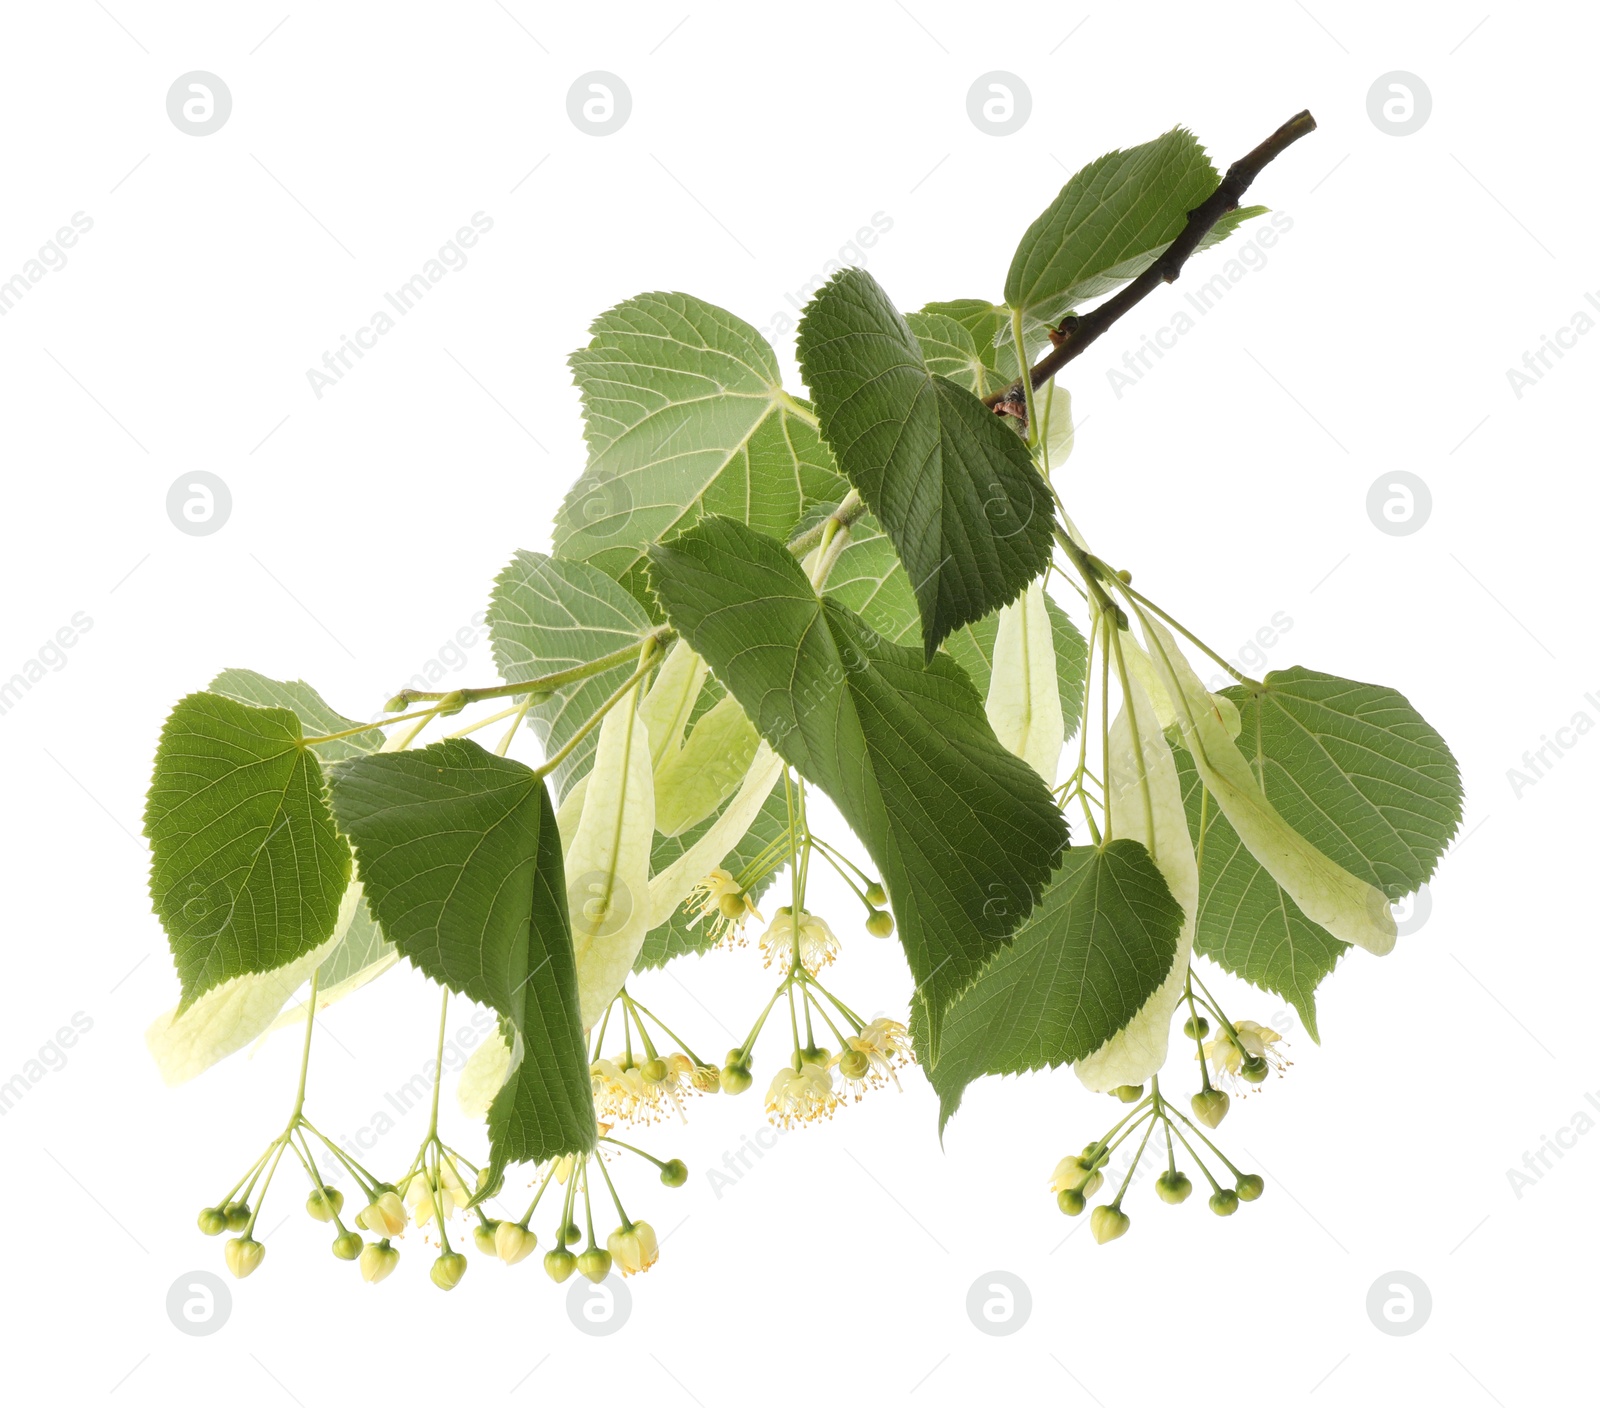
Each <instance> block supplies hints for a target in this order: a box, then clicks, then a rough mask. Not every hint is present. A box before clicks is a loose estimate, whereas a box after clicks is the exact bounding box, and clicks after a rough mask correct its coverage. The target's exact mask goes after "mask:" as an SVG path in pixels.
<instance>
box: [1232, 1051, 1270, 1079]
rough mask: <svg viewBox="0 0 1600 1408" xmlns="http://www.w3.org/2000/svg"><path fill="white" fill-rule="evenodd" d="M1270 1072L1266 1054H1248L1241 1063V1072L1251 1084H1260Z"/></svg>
mask: <svg viewBox="0 0 1600 1408" xmlns="http://www.w3.org/2000/svg"><path fill="white" fill-rule="evenodd" d="M1268 1072H1269V1068H1268V1066H1267V1062H1266V1058H1265V1057H1264V1056H1246V1057H1245V1058H1244V1060H1243V1061H1242V1062H1241V1063H1240V1065H1239V1074H1240V1075H1242V1076H1243V1077H1244V1078H1245V1079H1246V1080H1247V1081H1249V1082H1250V1084H1251V1085H1260V1084H1261V1082H1262V1081H1264V1080H1265V1079H1266V1078H1267V1075H1268Z"/></svg>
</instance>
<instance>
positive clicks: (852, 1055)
mask: <svg viewBox="0 0 1600 1408" xmlns="http://www.w3.org/2000/svg"><path fill="white" fill-rule="evenodd" d="M871 1069H872V1062H871V1061H869V1060H868V1059H867V1053H866V1052H865V1051H855V1050H850V1051H846V1052H845V1053H844V1055H843V1056H841V1057H840V1058H839V1074H840V1075H842V1076H848V1077H849V1078H850V1079H851V1080H863V1079H865V1078H866V1074H867V1072H868V1071H870V1070H871Z"/></svg>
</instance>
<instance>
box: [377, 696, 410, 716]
mask: <svg viewBox="0 0 1600 1408" xmlns="http://www.w3.org/2000/svg"><path fill="white" fill-rule="evenodd" d="M409 702H410V701H409V700H408V699H407V698H406V696H405V695H404V694H403V693H401V694H397V695H395V697H394V698H393V699H391V700H390V701H389V702H388V703H387V704H385V705H384V706H383V712H384V713H386V714H398V713H400V712H401V711H403V710H404V709H405V707H406V705H407V704H408V703H409Z"/></svg>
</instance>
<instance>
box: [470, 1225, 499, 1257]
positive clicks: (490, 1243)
mask: <svg viewBox="0 0 1600 1408" xmlns="http://www.w3.org/2000/svg"><path fill="white" fill-rule="evenodd" d="M499 1225H500V1224H499V1223H498V1222H480V1223H479V1224H478V1225H477V1226H476V1227H474V1228H473V1229H472V1245H473V1246H475V1247H476V1248H477V1249H478V1250H479V1251H480V1252H482V1253H483V1254H484V1255H485V1256H494V1255H496V1252H495V1249H494V1232H495V1228H497V1227H498V1226H499Z"/></svg>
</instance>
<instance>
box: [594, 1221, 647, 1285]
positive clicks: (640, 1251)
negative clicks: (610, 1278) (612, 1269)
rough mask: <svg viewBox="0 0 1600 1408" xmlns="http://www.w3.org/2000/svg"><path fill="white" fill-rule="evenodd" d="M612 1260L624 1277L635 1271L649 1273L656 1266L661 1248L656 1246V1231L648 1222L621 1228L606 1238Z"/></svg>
mask: <svg viewBox="0 0 1600 1408" xmlns="http://www.w3.org/2000/svg"><path fill="white" fill-rule="evenodd" d="M606 1247H607V1249H608V1250H609V1251H610V1252H611V1259H612V1261H613V1262H615V1263H616V1265H618V1266H620V1267H621V1268H622V1274H623V1275H624V1276H631V1275H633V1273H634V1272H635V1271H648V1270H649V1269H650V1268H651V1267H652V1266H654V1265H655V1264H656V1256H657V1254H658V1252H659V1251H660V1248H659V1247H658V1246H657V1245H656V1230H655V1228H653V1227H652V1226H651V1225H650V1224H649V1223H648V1222H635V1223H632V1224H630V1225H628V1226H626V1227H619V1228H617V1230H616V1231H615V1232H613V1233H612V1234H611V1235H610V1236H609V1237H607V1238H606Z"/></svg>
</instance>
